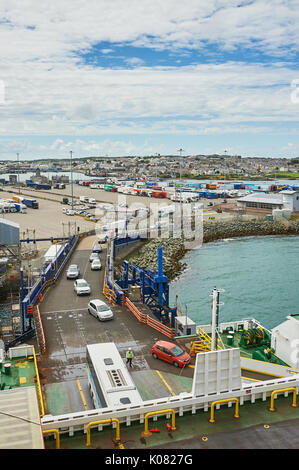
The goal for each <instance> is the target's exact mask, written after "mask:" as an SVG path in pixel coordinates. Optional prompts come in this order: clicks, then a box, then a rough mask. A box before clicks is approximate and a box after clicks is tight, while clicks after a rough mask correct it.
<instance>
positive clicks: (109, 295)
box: [103, 284, 117, 304]
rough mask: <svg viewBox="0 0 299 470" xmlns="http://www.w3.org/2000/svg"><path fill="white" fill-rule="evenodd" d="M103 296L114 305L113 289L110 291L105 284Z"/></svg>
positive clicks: (114, 294) (114, 295)
mask: <svg viewBox="0 0 299 470" xmlns="http://www.w3.org/2000/svg"><path fill="white" fill-rule="evenodd" d="M103 294H104V296H105V297H106V298H107V299H108V300H109V302H111V303H114V304H116V300H117V298H116V293H115V291H114V290H113V289H110V287H109V286H108V285H107V284H105V285H104V288H103Z"/></svg>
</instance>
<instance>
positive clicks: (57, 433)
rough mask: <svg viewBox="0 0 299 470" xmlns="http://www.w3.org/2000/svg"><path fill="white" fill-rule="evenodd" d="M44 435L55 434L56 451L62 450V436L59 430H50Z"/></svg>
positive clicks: (44, 432)
mask: <svg viewBox="0 0 299 470" xmlns="http://www.w3.org/2000/svg"><path fill="white" fill-rule="evenodd" d="M43 434H55V436H56V449H60V436H59V431H58V429H49V430H48V431H43Z"/></svg>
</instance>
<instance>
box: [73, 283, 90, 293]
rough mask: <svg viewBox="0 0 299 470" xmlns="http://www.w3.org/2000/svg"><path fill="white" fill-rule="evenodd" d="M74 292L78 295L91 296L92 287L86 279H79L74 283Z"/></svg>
mask: <svg viewBox="0 0 299 470" xmlns="http://www.w3.org/2000/svg"><path fill="white" fill-rule="evenodd" d="M74 290H75V292H76V294H77V295H88V294H90V285H89V284H88V282H86V281H85V279H77V280H76V281H75V282H74Z"/></svg>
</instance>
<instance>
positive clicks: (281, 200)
mask: <svg viewBox="0 0 299 470" xmlns="http://www.w3.org/2000/svg"><path fill="white" fill-rule="evenodd" d="M237 205H238V207H242V208H256V209H268V210H273V209H287V210H290V211H291V212H299V191H291V190H285V191H280V192H279V194H266V193H252V194H248V195H247V196H244V197H241V198H239V199H237Z"/></svg>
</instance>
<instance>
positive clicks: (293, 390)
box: [269, 387, 298, 411]
mask: <svg viewBox="0 0 299 470" xmlns="http://www.w3.org/2000/svg"><path fill="white" fill-rule="evenodd" d="M282 392H293V403H292V405H291V406H292V407H293V408H297V407H298V405H297V396H296V393H297V391H296V388H295V387H289V388H281V389H280V390H273V392H272V393H271V403H270V408H269V411H276V409H275V408H274V396H275V395H276V394H277V393H282Z"/></svg>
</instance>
